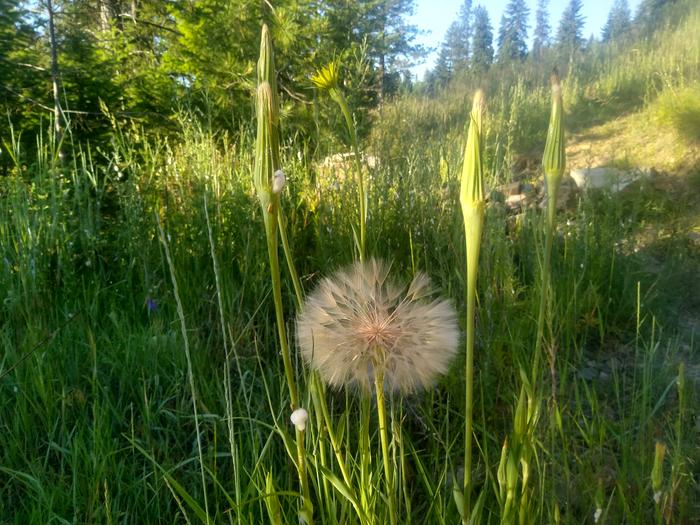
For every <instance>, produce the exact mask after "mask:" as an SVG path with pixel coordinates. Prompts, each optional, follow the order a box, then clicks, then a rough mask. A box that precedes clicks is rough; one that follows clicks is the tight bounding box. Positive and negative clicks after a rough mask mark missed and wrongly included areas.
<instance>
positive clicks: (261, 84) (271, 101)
mask: <svg viewBox="0 0 700 525" xmlns="http://www.w3.org/2000/svg"><path fill="white" fill-rule="evenodd" d="M256 110H257V120H258V130H257V138H256V143H255V171H254V183H255V189H256V192H257V195H258V199H259V201H260V206H261V208H262V213H263V221H264V223H265V237H266V239H267V252H268V258H269V263H270V277H271V281H272V297H273V301H274V305H275V320H276V322H277V335H278V338H279V344H280V350H281V353H282V362H283V364H284V374H285V378H286V380H287V387H288V389H289V398H290V402H291V409H292V411H294V410H296V409H297V408H299V392H298V390H297V385H296V380H295V375H294V367H293V365H292V358H291V354H290V351H289V345H288V342H287V330H286V324H285V320H284V311H283V308H282V284H281V277H280V267H279V253H278V249H279V246H278V244H279V243H278V234H279V211H280V195H279V194H280V191H281V189H282V188H281V187H279V188H277V189H275V188H274V186H273V184H272V179H273V177H275V176H277V175H276V174H277V172H278V170H279V169H280V164H281V162H280V154H279V108H278V106H277V85H276V81H275V63H274V58H273V51H272V40H271V38H270V33H269V30H268V28H267V26H266V25H263V28H262V36H261V41H260V59H259V61H258V90H257V101H256ZM288 261H289V259H288ZM295 437H296V446H297V454H296V458H295V463H296V467H297V472H298V474H299V484H300V485H301V491H302V494H303V501H302V508H301V509H300V515H303V518H304V520H305V521H306V522H307V523H313V516H312V512H313V510H312V509H313V507H312V505H311V490H310V487H309V482H308V477H307V469H306V451H305V448H304V434H303V431H300V430H299V429H298V428H297V429H296V431H295Z"/></svg>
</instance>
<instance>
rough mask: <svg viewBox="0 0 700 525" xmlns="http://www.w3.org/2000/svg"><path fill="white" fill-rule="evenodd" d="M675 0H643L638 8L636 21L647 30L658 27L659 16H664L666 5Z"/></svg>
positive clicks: (642, 28)
mask: <svg viewBox="0 0 700 525" xmlns="http://www.w3.org/2000/svg"><path fill="white" fill-rule="evenodd" d="M672 1H673V0H642V1H641V3H640V4H639V7H638V8H637V13H636V15H635V17H634V23H635V25H637V26H638V28H639V29H641V30H642V31H645V32H649V31H652V30H653V28H654V27H658V24H659V18H660V17H662V16H663V11H664V7H666V5H668V4H670V3H671V2H672Z"/></svg>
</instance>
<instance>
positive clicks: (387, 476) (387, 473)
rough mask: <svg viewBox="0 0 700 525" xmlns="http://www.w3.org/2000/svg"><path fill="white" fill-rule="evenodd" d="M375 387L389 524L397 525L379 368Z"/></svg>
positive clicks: (382, 386) (382, 377)
mask: <svg viewBox="0 0 700 525" xmlns="http://www.w3.org/2000/svg"><path fill="white" fill-rule="evenodd" d="M374 387H375V391H376V393H377V416H378V418H379V437H380V439H381V442H382V461H383V462H384V480H385V486H386V499H387V502H388V504H389V522H390V523H391V525H396V519H397V516H396V501H395V498H394V477H393V469H392V468H391V463H390V459H389V438H388V434H387V431H386V427H387V419H386V406H385V405H386V403H385V401H384V372H383V371H382V370H381V368H380V367H377V372H376V375H375V378H374Z"/></svg>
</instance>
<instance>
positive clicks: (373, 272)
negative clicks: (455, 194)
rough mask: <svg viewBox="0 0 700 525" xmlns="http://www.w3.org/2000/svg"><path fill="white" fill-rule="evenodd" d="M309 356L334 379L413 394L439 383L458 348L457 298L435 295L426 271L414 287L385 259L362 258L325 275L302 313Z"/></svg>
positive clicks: (301, 338)
mask: <svg viewBox="0 0 700 525" xmlns="http://www.w3.org/2000/svg"><path fill="white" fill-rule="evenodd" d="M297 338H298V343H299V347H300V349H301V352H302V355H303V356H304V359H305V360H306V361H307V362H308V363H310V364H311V366H312V367H313V368H315V369H316V370H318V372H319V373H320V375H321V377H322V378H323V379H324V380H325V381H326V382H328V383H329V384H330V385H332V386H335V387H340V386H343V385H354V386H359V387H361V388H363V389H365V390H369V389H370V388H371V385H372V382H373V381H374V378H375V374H377V372H381V373H382V375H383V377H384V385H385V388H387V389H391V390H394V391H400V392H406V393H408V392H414V391H416V390H418V389H420V388H425V387H428V386H430V385H432V384H433V383H434V382H435V380H436V378H437V377H438V376H439V375H441V374H443V373H445V372H446V371H447V368H448V366H449V364H450V361H451V360H452V358H453V357H454V355H455V354H456V353H457V346H458V343H459V328H458V325H457V314H456V312H455V310H454V307H453V306H452V304H451V303H450V302H449V301H447V300H444V299H439V298H435V295H434V292H433V289H432V286H431V284H430V280H429V279H428V277H427V276H426V275H425V274H422V273H419V274H417V275H416V276H415V278H414V279H413V281H412V282H411V283H410V285H409V286H408V287H406V286H401V285H400V284H398V283H397V282H395V281H394V280H392V279H391V278H390V277H389V265H388V264H386V263H384V262H382V261H378V260H370V261H367V262H364V263H362V262H356V263H354V264H352V265H350V266H348V267H346V268H343V269H341V270H339V271H337V272H336V273H335V274H333V275H332V276H330V277H327V278H325V279H323V280H322V281H321V282H320V284H319V285H318V286H317V288H316V289H315V290H314V291H313V292H312V293H311V295H309V297H308V298H307V300H306V303H305V305H304V308H303V310H302V313H301V314H300V316H299V317H298V319H297Z"/></svg>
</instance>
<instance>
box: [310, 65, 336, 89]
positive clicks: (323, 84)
mask: <svg viewBox="0 0 700 525" xmlns="http://www.w3.org/2000/svg"><path fill="white" fill-rule="evenodd" d="M311 82H313V83H314V85H315V86H316V87H317V88H319V89H327V90H331V89H336V88H337V87H338V64H337V63H336V62H335V61H333V62H330V63H328V65H326V66H325V67H322V68H321V69H319V70H318V71H316V74H315V75H313V76H312V77H311Z"/></svg>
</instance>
